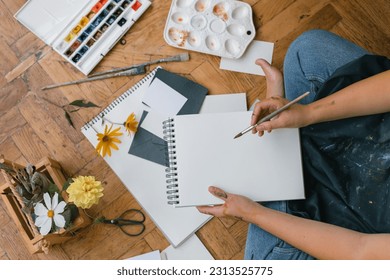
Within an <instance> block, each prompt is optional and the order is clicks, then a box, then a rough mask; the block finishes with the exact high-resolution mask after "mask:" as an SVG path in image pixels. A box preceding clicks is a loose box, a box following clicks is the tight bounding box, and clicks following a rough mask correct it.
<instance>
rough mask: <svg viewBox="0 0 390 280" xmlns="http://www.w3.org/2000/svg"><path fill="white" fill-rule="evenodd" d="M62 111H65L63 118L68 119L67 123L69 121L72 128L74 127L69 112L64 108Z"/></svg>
mask: <svg viewBox="0 0 390 280" xmlns="http://www.w3.org/2000/svg"><path fill="white" fill-rule="evenodd" d="M64 112H65V118H66V119H67V120H68V123H69V124H70V125H71V126H72V127H73V128H75V127H74V124H73V121H72V119H71V117H70V115H69V113H68V112H67V111H65V110H64Z"/></svg>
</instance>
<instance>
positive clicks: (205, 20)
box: [164, 0, 256, 58]
mask: <svg viewBox="0 0 390 280" xmlns="http://www.w3.org/2000/svg"><path fill="white" fill-rule="evenodd" d="M255 34H256V31H255V27H254V25H253V18H252V8H251V6H250V5H249V4H248V3H244V2H240V1H234V0H225V1H222V0H173V1H172V5H171V8H170V11H169V14H168V18H167V22H166V25H165V29H164V39H165V41H166V42H167V43H168V44H169V45H171V46H173V47H177V48H181V49H187V50H192V51H198V52H202V53H208V54H212V55H216V56H220V57H226V58H239V57H241V56H242V55H243V53H244V52H245V50H246V48H247V47H248V45H249V44H250V42H251V41H252V40H253V39H254V37H255Z"/></svg>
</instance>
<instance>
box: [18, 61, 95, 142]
mask: <svg viewBox="0 0 390 280" xmlns="http://www.w3.org/2000/svg"><path fill="white" fill-rule="evenodd" d="M25 80H26V81H27V83H28V87H29V89H30V91H32V92H34V93H37V94H34V95H35V97H36V98H37V99H38V100H39V101H40V103H41V104H42V106H43V107H44V108H45V109H46V110H47V111H48V112H51V114H50V117H51V118H52V119H53V120H54V121H55V122H56V123H57V124H58V126H59V127H61V129H62V130H63V132H64V134H66V135H67V138H68V139H69V140H70V141H72V142H73V143H79V142H80V141H81V140H82V139H84V138H85V137H84V135H83V134H82V133H81V132H80V129H79V127H81V126H82V125H84V121H83V120H82V118H81V116H80V114H79V112H81V111H84V110H86V111H88V110H89V108H81V109H80V110H79V111H78V112H73V113H71V112H70V111H71V110H73V109H75V108H74V107H69V106H68V107H66V110H67V111H68V112H69V115H70V118H71V120H72V123H73V125H74V127H72V126H71V124H70V123H69V122H68V120H67V118H66V117H65V111H64V109H63V108H62V107H63V106H66V105H68V104H69V103H70V102H69V100H68V99H67V98H66V97H65V96H64V95H63V94H61V92H49V91H44V92H40V87H41V85H42V83H44V82H45V80H46V72H45V70H44V69H42V67H41V65H40V64H38V63H36V64H34V65H33V66H32V67H31V68H30V69H28V71H27V72H26V73H25Z"/></svg>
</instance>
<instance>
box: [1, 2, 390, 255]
mask: <svg viewBox="0 0 390 280" xmlns="http://www.w3.org/2000/svg"><path fill="white" fill-rule="evenodd" d="M245 2H247V3H249V4H250V5H251V6H252V8H253V13H254V22H255V25H256V28H257V34H256V37H255V39H257V40H263V41H271V42H274V43H275V50H274V61H273V64H274V65H276V66H277V67H279V68H280V67H281V66H282V64H283V59H284V56H285V53H286V50H287V47H288V46H289V44H290V43H291V42H292V40H293V39H294V38H296V37H297V36H298V35H299V34H301V33H302V32H304V31H305V30H309V29H313V28H321V29H326V30H330V31H333V32H335V33H337V34H339V35H342V36H344V37H346V38H348V39H350V40H351V41H353V42H355V43H358V44H360V45H361V46H363V47H365V48H367V49H368V50H369V51H372V52H374V53H377V54H381V55H385V56H388V57H390V28H389V26H390V18H389V14H390V2H389V1H387V0H247V1H245ZM24 3H25V1H23V0H0V15H1V16H0V26H1V29H0V38H1V40H0V50H1V53H0V72H1V74H0V88H1V89H0V154H3V155H4V156H5V158H7V159H9V160H13V161H15V162H18V163H21V164H25V163H27V162H31V163H36V162H38V161H39V160H40V159H41V158H43V157H45V156H49V157H51V158H53V159H55V160H57V161H59V162H60V163H61V166H62V168H63V170H64V171H65V173H66V174H67V175H68V176H76V175H94V176H96V177H97V179H99V180H101V181H103V182H104V187H105V192H104V197H103V198H102V200H101V201H100V203H99V205H97V206H96V207H94V208H92V209H91V210H90V214H91V215H93V216H97V215H100V214H102V215H105V216H114V215H117V214H119V213H121V212H122V211H123V210H125V209H128V208H129V207H136V206H137V203H136V202H135V200H134V199H133V197H132V195H131V194H130V193H129V192H128V191H127V189H126V188H125V187H124V186H123V185H122V184H121V182H120V181H119V179H118V178H117V177H116V175H115V174H114V173H113V172H112V171H111V169H110V168H109V167H108V165H107V164H106V163H105V162H104V160H103V159H102V158H101V157H99V156H97V155H96V153H95V151H94V147H92V146H91V144H90V143H89V142H88V141H87V140H86V138H85V137H84V136H83V134H82V133H81V132H80V127H81V126H82V125H83V124H84V123H85V122H86V121H89V120H90V119H91V118H92V117H93V116H95V115H96V114H98V112H99V110H100V109H99V108H91V109H82V110H80V111H79V112H75V113H72V114H71V117H72V120H73V122H74V125H75V128H73V127H71V126H70V125H69V124H68V122H67V120H66V118H65V117H64V113H63V110H62V109H61V106H63V105H66V104H68V103H69V102H71V101H73V100H76V99H85V100H88V101H91V102H94V103H95V104H98V105H99V106H101V107H102V108H103V107H105V106H106V105H108V104H109V103H110V102H111V101H112V100H113V99H114V98H116V97H117V96H119V95H120V94H121V93H123V92H124V91H125V90H126V89H127V88H129V87H130V86H131V85H133V84H134V83H135V82H136V81H138V80H139V79H140V78H141V77H134V78H116V79H110V80H105V81H98V82H93V83H89V84H83V85H79V86H71V87H64V88H60V89H56V90H51V91H41V90H40V88H41V87H42V86H44V85H48V84H52V83H55V82H62V81H68V80H74V79H79V78H82V77H83V75H82V74H81V73H80V72H78V71H77V70H75V68H73V67H72V66H71V65H69V64H68V63H66V62H65V61H64V59H62V58H61V57H60V56H59V55H58V54H57V53H56V52H55V51H53V50H51V49H50V47H48V46H46V45H45V44H44V43H43V42H42V41H40V40H39V39H38V38H37V37H36V36H35V35H33V34H32V33H31V32H29V31H28V30H27V29H26V28H24V27H23V26H22V25H20V24H19V23H18V22H17V21H16V20H15V19H14V18H13V15H14V14H15V13H16V11H17V10H18V9H19V8H20V7H21V6H22V5H23V4H24ZM170 3H171V1H158V0H155V1H153V5H152V7H151V8H150V9H149V10H148V11H147V12H146V14H144V16H143V17H142V18H141V20H139V21H138V22H137V23H136V24H135V25H134V26H133V27H132V28H131V30H130V32H129V33H128V34H127V35H126V36H125V37H124V38H125V39H126V41H127V43H126V44H125V45H120V44H119V45H117V46H116V47H115V48H114V49H113V50H112V51H111V52H110V53H109V55H107V56H106V58H104V60H103V61H102V63H100V64H99V66H98V67H97V69H96V70H97V71H98V70H107V69H110V68H112V67H122V66H127V65H131V64H134V63H141V62H144V61H149V60H152V59H156V58H160V57H162V56H169V55H174V54H177V53H179V52H181V50H178V49H175V48H173V47H170V46H169V45H167V43H165V41H164V39H163V36H162V34H163V28H164V25H165V21H166V17H167V13H168V10H169V6H170ZM319 51H321V50H319ZM219 61H220V58H218V57H213V56H209V55H205V54H201V53H195V52H191V60H190V61H188V62H185V63H172V64H166V65H162V66H164V67H165V68H166V69H167V70H169V71H173V72H176V73H180V74H182V75H184V76H186V77H188V78H190V79H192V80H194V81H196V82H198V83H200V84H202V85H204V86H205V87H207V88H208V89H209V93H210V94H221V93H231V92H246V93H247V101H248V104H251V103H252V102H253V101H254V100H255V99H256V98H263V97H264V94H265V89H266V87H265V79H264V77H261V76H254V75H245V74H240V73H234V72H229V71H222V70H219ZM246 232H247V224H246V223H245V222H242V221H237V220H232V219H217V218H214V219H212V220H211V221H210V222H209V223H207V224H206V225H205V226H204V227H203V228H201V229H200V230H199V231H198V232H197V233H196V234H197V236H198V237H199V238H200V239H201V240H202V241H203V243H204V244H205V245H206V246H207V248H208V249H209V251H210V253H211V254H212V255H213V256H214V258H216V259H242V258H243V252H244V245H245V239H246ZM0 236H1V237H0V259H5V260H7V259H12V260H16V259H123V258H128V257H131V256H134V255H138V254H141V253H145V252H149V251H151V250H157V249H160V250H163V249H164V248H166V247H167V246H168V242H167V241H166V239H165V238H164V237H163V236H162V234H161V232H160V231H159V230H158V229H157V228H156V227H155V226H154V225H153V224H152V222H150V220H149V222H148V226H147V229H146V231H145V233H144V234H142V235H141V236H139V237H133V238H130V237H126V236H124V235H123V234H122V233H121V232H120V231H119V230H117V229H113V228H111V227H105V226H102V225H91V226H89V227H88V228H86V229H84V230H82V231H80V232H79V233H78V234H77V235H76V236H75V237H74V238H73V239H72V240H70V241H68V242H67V243H64V244H62V245H61V246H55V247H53V248H52V249H51V250H50V252H49V254H35V255H31V254H29V253H28V251H27V249H26V247H25V246H24V244H23V242H22V239H21V238H20V235H19V234H18V231H17V229H16V226H15V224H14V222H13V221H12V220H11V218H10V216H9V215H8V213H7V211H6V209H5V205H4V203H3V201H2V200H0Z"/></svg>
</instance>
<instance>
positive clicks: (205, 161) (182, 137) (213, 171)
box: [174, 112, 304, 207]
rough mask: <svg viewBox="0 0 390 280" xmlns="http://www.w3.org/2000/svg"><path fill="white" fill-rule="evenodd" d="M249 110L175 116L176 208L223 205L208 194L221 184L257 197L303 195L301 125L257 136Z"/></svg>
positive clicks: (256, 199) (283, 197) (299, 197)
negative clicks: (177, 193)
mask: <svg viewBox="0 0 390 280" xmlns="http://www.w3.org/2000/svg"><path fill="white" fill-rule="evenodd" d="M250 118H251V112H234V113H218V114H200V115H183V116H176V117H175V118H174V125H175V137H176V162H177V174H178V175H177V179H178V189H179V204H178V205H176V206H178V207H183V206H194V205H206V204H208V205H211V204H221V203H222V200H220V199H217V198H215V197H213V196H212V195H211V194H210V193H209V192H208V187H209V186H212V185H213V186H218V187H220V188H222V189H224V190H225V191H227V192H231V193H237V194H241V195H245V196H248V197H250V198H251V199H253V200H255V201H272V200H289V199H302V198H304V187H303V175H302V164H301V151H300V144H299V131H298V129H278V130H274V131H273V132H272V133H270V134H268V133H265V135H264V136H263V137H261V138H259V137H258V136H257V135H253V134H252V133H251V132H249V133H247V134H244V135H243V136H241V137H240V138H237V139H233V138H234V136H235V135H236V134H237V133H238V132H240V131H241V130H243V129H244V128H246V127H247V126H248V125H249V122H250Z"/></svg>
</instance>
